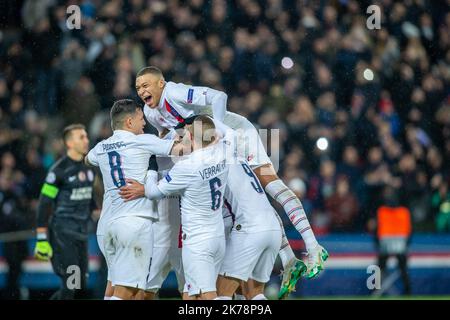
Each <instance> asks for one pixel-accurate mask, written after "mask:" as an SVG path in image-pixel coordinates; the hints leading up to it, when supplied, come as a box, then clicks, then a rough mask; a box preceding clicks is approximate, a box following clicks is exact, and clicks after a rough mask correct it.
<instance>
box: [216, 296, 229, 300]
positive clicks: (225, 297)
mask: <svg viewBox="0 0 450 320" xmlns="http://www.w3.org/2000/svg"><path fill="white" fill-rule="evenodd" d="M214 300H232V299H231V297H227V296H218V297H217V298H214Z"/></svg>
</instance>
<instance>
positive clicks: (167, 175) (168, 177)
mask: <svg viewBox="0 0 450 320" xmlns="http://www.w3.org/2000/svg"><path fill="white" fill-rule="evenodd" d="M164 178H166V180H167V182H170V181H172V178H171V177H170V176H169V174H166V176H165V177H164Z"/></svg>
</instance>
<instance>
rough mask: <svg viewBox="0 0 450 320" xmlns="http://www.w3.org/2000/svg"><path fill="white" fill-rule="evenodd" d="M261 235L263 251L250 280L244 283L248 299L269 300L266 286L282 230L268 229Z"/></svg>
mask: <svg viewBox="0 0 450 320" xmlns="http://www.w3.org/2000/svg"><path fill="white" fill-rule="evenodd" d="M260 235H261V236H260V239H259V242H260V244H261V249H263V251H262V252H261V253H260V255H259V256H258V260H257V262H256V264H255V267H254V268H253V271H252V274H251V275H250V277H249V279H248V281H247V282H246V283H245V284H244V285H243V292H244V294H245V297H246V299H247V300H267V298H266V297H265V296H264V286H265V284H266V283H267V282H269V280H270V276H271V274H272V270H273V266H274V264H275V260H276V258H277V255H278V249H279V248H280V244H281V230H273V231H266V232H263V233H260Z"/></svg>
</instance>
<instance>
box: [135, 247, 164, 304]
mask: <svg viewBox="0 0 450 320" xmlns="http://www.w3.org/2000/svg"><path fill="white" fill-rule="evenodd" d="M169 251H170V247H168V246H167V247H155V246H154V247H153V256H152V260H151V264H150V272H149V275H148V279H147V285H146V289H145V292H142V297H143V299H144V300H153V299H155V297H156V294H157V293H158V291H159V289H161V287H162V284H163V283H164V280H165V279H166V278H167V275H168V274H169V272H170V263H169Z"/></svg>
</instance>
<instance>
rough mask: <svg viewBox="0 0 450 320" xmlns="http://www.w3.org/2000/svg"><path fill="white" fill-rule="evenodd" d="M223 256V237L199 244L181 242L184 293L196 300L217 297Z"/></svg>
mask: <svg viewBox="0 0 450 320" xmlns="http://www.w3.org/2000/svg"><path fill="white" fill-rule="evenodd" d="M224 255H225V239H224V237H218V238H210V239H205V240H203V241H200V242H195V243H188V242H183V250H182V258H183V268H184V273H185V278H186V284H185V289H186V290H185V291H187V293H188V295H189V296H191V297H192V296H195V298H196V299H198V300H211V299H215V298H216V297H217V292H216V284H217V276H218V274H219V269H220V266H221V264H222V261H223V257H224Z"/></svg>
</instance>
